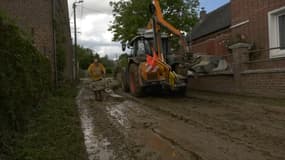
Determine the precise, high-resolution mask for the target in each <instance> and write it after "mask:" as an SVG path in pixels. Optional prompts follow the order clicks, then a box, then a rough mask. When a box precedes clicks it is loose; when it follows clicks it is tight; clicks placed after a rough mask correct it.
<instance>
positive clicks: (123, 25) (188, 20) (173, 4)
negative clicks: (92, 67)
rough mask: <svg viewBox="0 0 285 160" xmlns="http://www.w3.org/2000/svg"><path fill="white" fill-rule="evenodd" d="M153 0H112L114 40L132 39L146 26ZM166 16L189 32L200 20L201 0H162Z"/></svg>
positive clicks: (161, 3) (124, 40)
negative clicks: (199, 8)
mask: <svg viewBox="0 0 285 160" xmlns="http://www.w3.org/2000/svg"><path fill="white" fill-rule="evenodd" d="M150 4H151V0H130V1H125V0H120V1H117V2H116V1H112V2H110V5H111V6H112V7H113V16H114V18H115V19H114V21H113V23H112V25H111V26H110V28H109V31H112V32H113V33H114V37H113V41H122V42H126V41H129V40H131V39H132V38H133V37H134V36H135V35H136V33H137V31H138V29H139V28H144V27H145V26H146V25H147V23H148V21H149V19H150V17H151V14H150V12H149V5H150ZM160 5H161V8H162V10H163V11H162V12H163V13H164V17H165V19H166V20H167V21H169V22H170V23H171V24H173V25H175V27H176V28H179V29H180V30H183V31H186V32H189V31H190V27H192V26H194V25H195V23H196V22H197V21H198V18H197V17H198V6H199V0H175V1H173V0H161V1H160Z"/></svg>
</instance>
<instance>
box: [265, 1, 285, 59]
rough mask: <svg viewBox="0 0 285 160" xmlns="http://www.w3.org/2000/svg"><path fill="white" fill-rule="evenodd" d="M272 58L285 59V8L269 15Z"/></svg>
mask: <svg viewBox="0 0 285 160" xmlns="http://www.w3.org/2000/svg"><path fill="white" fill-rule="evenodd" d="M268 23H269V24H268V26H269V27H268V28H269V46H270V48H277V49H272V50H271V51H270V58H280V57H285V7H282V8H279V9H276V10H274V11H271V12H269V13H268Z"/></svg>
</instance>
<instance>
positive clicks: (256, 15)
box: [231, 0, 285, 69]
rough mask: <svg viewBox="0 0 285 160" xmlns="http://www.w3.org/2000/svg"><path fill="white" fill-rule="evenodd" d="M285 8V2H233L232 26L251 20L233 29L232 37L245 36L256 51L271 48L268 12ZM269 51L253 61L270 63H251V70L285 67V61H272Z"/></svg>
mask: <svg viewBox="0 0 285 160" xmlns="http://www.w3.org/2000/svg"><path fill="white" fill-rule="evenodd" d="M282 6H285V1H284V0H270V1H269V0H267V1H266V0H231V12H232V26H234V25H236V24H239V23H241V22H244V21H247V20H249V22H248V23H247V24H245V25H242V26H239V27H236V28H233V29H232V30H231V35H232V37H233V36H236V35H244V36H245V40H246V41H247V42H249V43H252V44H254V45H255V49H267V48H269V33H268V12H270V11H272V10H275V9H277V8H281V7H282ZM269 55H270V54H269V51H263V52H260V53H259V56H255V57H254V58H253V59H252V60H265V59H268V61H264V62H258V63H251V64H249V68H251V69H267V68H279V67H280V66H283V67H284V66H285V59H284V58H283V59H282V58H280V59H279V60H271V59H270V57H269Z"/></svg>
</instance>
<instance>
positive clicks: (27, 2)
mask: <svg viewBox="0 0 285 160" xmlns="http://www.w3.org/2000/svg"><path fill="white" fill-rule="evenodd" d="M0 10H1V11H2V12H4V14H7V16H8V17H10V18H11V19H12V20H14V21H15V23H16V24H17V25H18V26H20V28H21V29H22V30H24V31H25V32H26V33H27V34H28V35H29V36H31V38H32V39H33V42H34V45H35V47H36V48H37V49H38V50H39V51H40V52H41V53H42V54H44V55H45V56H47V57H48V58H49V59H50V62H51V65H52V71H53V73H56V72H55V68H57V67H56V63H55V59H56V58H55V54H56V47H57V46H58V45H60V46H63V48H64V51H65V52H66V53H65V55H66V57H65V58H66V62H65V66H64V72H65V74H64V76H65V79H68V80H71V79H72V72H73V70H72V68H73V67H72V54H73V53H72V40H71V35H70V27H69V14H68V5H67V0H1V1H0ZM53 11H54V12H53ZM53 13H54V15H55V16H54V17H55V18H53ZM53 19H54V21H53ZM55 22H59V23H57V24H55ZM53 25H57V26H56V27H55V28H56V29H57V31H56V30H55V29H54V26H53ZM56 32H60V33H61V34H62V35H63V36H60V37H59V36H58V34H56ZM62 39H64V41H62ZM59 40H61V41H60V42H59ZM57 44H58V45H57ZM56 45H57V46H56ZM53 75H54V77H55V74H53ZM54 77H53V79H54Z"/></svg>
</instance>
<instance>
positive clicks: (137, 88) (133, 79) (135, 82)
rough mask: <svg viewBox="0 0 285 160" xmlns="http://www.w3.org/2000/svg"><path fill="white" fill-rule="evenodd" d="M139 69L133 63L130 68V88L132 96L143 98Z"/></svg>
mask: <svg viewBox="0 0 285 160" xmlns="http://www.w3.org/2000/svg"><path fill="white" fill-rule="evenodd" d="M140 78H141V77H140V75H139V67H138V65H137V64H134V63H132V64H131V65H130V68H129V88H130V91H131V94H132V95H133V96H135V97H141V96H143V89H142V87H141V85H140Z"/></svg>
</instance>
